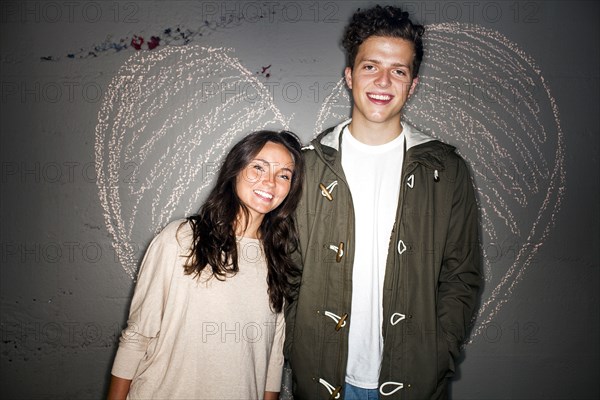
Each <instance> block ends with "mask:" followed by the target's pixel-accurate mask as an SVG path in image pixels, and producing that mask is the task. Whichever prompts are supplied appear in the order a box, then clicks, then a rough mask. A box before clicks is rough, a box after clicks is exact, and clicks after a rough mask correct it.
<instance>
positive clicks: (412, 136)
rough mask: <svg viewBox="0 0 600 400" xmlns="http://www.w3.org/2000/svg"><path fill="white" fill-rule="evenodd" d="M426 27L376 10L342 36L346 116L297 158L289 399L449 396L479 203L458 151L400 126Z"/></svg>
mask: <svg viewBox="0 0 600 400" xmlns="http://www.w3.org/2000/svg"><path fill="white" fill-rule="evenodd" d="M423 30H424V28H423V27H422V26H420V25H415V24H413V23H412V22H411V21H410V20H409V18H408V14H407V13H405V12H402V11H401V10H400V9H398V8H395V7H383V8H382V7H379V6H377V7H375V8H372V9H369V10H364V11H362V10H359V11H358V12H357V13H356V14H355V15H354V16H353V19H352V21H351V23H350V25H349V26H348V27H347V29H346V32H345V36H344V40H343V45H344V48H345V49H346V52H347V57H348V59H347V67H346V69H345V79H346V83H347V85H348V88H349V89H350V90H351V91H352V98H353V107H352V119H351V120H349V121H346V122H343V123H341V124H340V125H338V126H336V127H333V128H330V129H328V130H326V131H325V132H323V133H321V134H320V135H319V136H318V137H317V138H316V139H315V140H313V141H312V142H311V145H310V146H309V150H308V151H306V152H305V156H306V181H305V186H304V193H303V199H302V200H301V203H300V206H299V209H298V212H297V219H298V224H299V229H300V238H301V243H300V249H299V256H300V257H301V260H300V262H301V264H302V265H303V276H302V284H301V286H300V289H299V291H298V294H297V298H296V301H295V302H293V303H292V304H290V305H289V306H288V307H287V310H286V311H287V328H288V329H287V334H286V336H287V337H286V356H287V357H288V359H289V360H290V363H291V367H292V371H293V383H294V398H295V400H304V399H307V400H314V399H328V398H333V399H341V398H342V397H343V398H344V399H347V400H348V399H376V398H378V397H379V398H382V399H385V398H389V399H433V398H436V399H437V398H444V397H446V396H447V381H448V378H449V377H450V376H452V373H453V371H454V360H455V359H456V357H457V356H458V354H459V350H460V344H461V342H462V341H463V340H464V339H465V336H466V334H467V330H468V325H469V323H470V321H471V317H472V315H473V312H474V309H475V303H476V297H477V292H478V287H479V284H480V280H481V277H480V261H479V247H478V229H477V206H476V203H475V196H474V192H473V187H472V184H471V180H470V178H469V174H468V170H467V167H466V165H465V163H464V161H463V160H462V159H461V158H460V157H459V156H458V155H457V154H456V153H455V152H454V148H453V147H452V146H449V145H446V144H443V143H441V142H439V141H437V140H434V139H433V138H431V137H429V136H426V135H425V134H423V133H421V132H419V131H418V130H417V129H415V128H414V127H412V126H410V125H408V124H407V123H405V122H403V121H402V120H401V114H402V108H403V107H404V105H405V103H406V101H407V99H408V98H409V96H411V95H412V94H413V92H414V90H415V87H416V85H417V82H418V78H417V73H418V70H419V65H420V63H421V60H422V57H423V45H422V42H421V36H422V34H423Z"/></svg>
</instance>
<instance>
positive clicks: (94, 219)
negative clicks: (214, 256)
mask: <svg viewBox="0 0 600 400" xmlns="http://www.w3.org/2000/svg"><path fill="white" fill-rule="evenodd" d="M368 4H369V2H364V1H345V2H341V1H319V2H316V1H283V2H278V1H273V2H241V1H206V2H188V1H175V2H169V3H167V2H162V1H122V2H114V1H106V2H105V1H87V2H60V1H59V2H41V1H27V2H15V1H7V2H3V3H2V4H1V5H0V9H1V15H0V18H1V27H2V28H1V34H0V43H1V51H0V55H1V60H0V66H1V85H0V87H1V100H0V104H1V135H0V137H1V139H0V140H1V148H0V154H1V166H2V171H1V188H2V189H1V190H2V201H1V204H0V207H1V215H2V222H1V228H0V229H1V231H0V232H1V241H0V243H1V262H2V272H1V282H0V285H1V286H0V287H1V293H0V294H1V296H0V297H1V304H2V305H1V315H0V317H1V329H2V331H1V334H2V342H1V346H2V350H1V374H2V379H1V391H0V393H1V394H0V395H1V397H2V398H20V399H29V398H39V399H54V398H82V399H83V398H99V397H102V396H103V394H104V391H105V390H106V382H107V378H108V374H109V371H110V366H111V362H112V358H113V357H114V352H115V349H116V338H117V335H118V333H119V331H120V329H121V328H122V327H123V325H124V323H125V319H126V313H127V310H128V305H129V301H130V297H131V294H132V290H133V286H134V280H133V277H134V276H135V273H136V270H137V266H138V263H139V260H140V257H141V256H142V255H143V251H144V249H145V247H146V246H147V244H148V242H149V240H150V239H151V238H152V236H153V235H154V234H155V233H156V232H157V230H159V229H160V228H161V227H162V226H164V225H165V224H166V223H167V222H168V221H170V220H172V219H174V218H178V217H181V216H183V215H186V214H188V213H190V212H193V211H194V210H195V209H197V207H198V206H199V204H200V203H201V201H202V199H203V196H204V195H205V192H206V189H207V187H209V186H210V183H211V180H212V177H213V174H214V171H215V169H216V168H217V167H218V163H219V160H220V159H221V156H222V155H223V153H224V152H225V151H226V150H227V149H228V148H229V146H230V144H231V143H232V142H234V141H235V140H237V139H238V138H240V137H242V136H243V135H244V134H246V133H248V132H249V131H251V130H253V129H258V128H261V127H263V126H271V127H287V128H288V129H291V130H294V131H296V132H298V134H299V135H300V136H301V137H302V138H303V140H305V141H307V140H309V139H310V138H312V137H313V136H314V135H315V133H316V132H317V131H318V130H319V129H320V128H321V127H324V126H327V125H329V124H331V123H333V122H334V121H336V120H339V119H341V118H344V117H345V116H347V115H348V99H347V93H346V92H345V90H344V88H343V87H342V86H339V80H340V78H341V76H342V75H341V74H342V70H343V63H344V57H343V53H342V51H341V50H340V48H339V46H338V42H339V38H340V35H341V31H342V28H343V26H344V25H345V23H346V21H347V20H348V17H349V16H350V15H351V13H352V12H353V10H355V9H356V8H358V7H365V6H367V5H368ZM399 4H404V5H405V7H406V8H407V9H408V10H409V11H412V13H413V15H414V18H415V19H416V20H417V21H419V22H421V23H424V24H426V25H427V27H428V34H427V40H426V50H427V51H429V52H428V53H427V55H426V59H425V61H424V65H423V70H422V71H421V83H420V86H419V87H418V90H417V93H416V95H415V96H414V97H413V98H412V99H411V100H410V102H409V104H408V106H407V107H408V108H407V110H406V119H407V120H410V121H411V122H412V123H414V124H415V125H417V126H419V127H420V128H422V129H423V130H426V131H427V132H428V133H430V134H432V135H433V136H436V137H439V138H441V139H442V140H444V141H446V142H449V143H452V144H454V145H456V146H457V147H458V149H459V152H460V153H461V154H462V155H463V156H464V157H465V158H466V159H467V161H468V162H469V164H470V166H471V169H472V171H473V176H474V183H475V185H476V187H477V190H478V197H479V205H480V209H481V216H482V217H481V220H482V222H481V223H482V252H483V254H484V259H485V275H486V277H485V278H486V286H485V290H484V292H483V294H482V299H481V308H480V311H479V314H478V316H477V319H476V320H475V321H474V327H473V331H472V333H471V339H470V341H469V343H468V344H467V345H466V346H465V352H464V360H463V362H462V363H461V364H460V368H459V374H458V376H457V378H456V379H455V381H454V382H453V384H452V392H453V396H452V397H453V398H454V399H509V398H514V399H566V398H570V399H584V398H590V399H591V398H597V397H598V396H599V395H600V393H599V392H600V390H599V387H598V383H597V382H598V378H599V375H600V374H599V368H598V361H599V348H598V336H599V335H598V325H599V324H598V323H599V318H598V316H599V304H598V283H599V274H598V268H599V254H598V243H599V239H600V238H599V206H598V204H599V197H600V196H599V193H598V192H599V185H598V182H599V179H598V175H597V174H598V167H599V166H598V151H599V146H598V134H599V133H600V132H599V131H600V126H599V118H598V110H599V89H600V87H599V72H598V71H599V70H600V65H599V46H598V37H599V33H600V32H599V29H598V27H599V24H598V20H597V18H598V15H600V12H599V11H600V8H599V6H598V3H596V2H593V1H580V2H570V1H569V2H566V1H544V2H542V1H539V2H538V1H491V2H488V1H477V2H462V1H461V2H441V1H438V2H433V1H431V2H429V1H428V2H400V3H399ZM178 28H179V30H180V32H178V31H177V29H178ZM181 32H183V34H181ZM134 35H137V36H138V37H143V38H144V43H143V44H142V45H141V50H139V51H138V50H135V49H134V48H133V46H132V44H131V42H132V39H134V41H135V40H138V39H135V38H134ZM152 36H155V37H159V38H160V43H159V45H158V46H157V47H156V48H154V49H152V50H150V49H148V42H149V41H150V43H151V46H150V47H152V44H153V42H152V41H151V39H150V38H151V37H152ZM123 45H126V46H123ZM118 49H120V50H119V51H117V50H118ZM330 95H331V96H330Z"/></svg>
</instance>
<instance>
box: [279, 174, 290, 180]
mask: <svg viewBox="0 0 600 400" xmlns="http://www.w3.org/2000/svg"><path fill="white" fill-rule="evenodd" d="M280 178H281V179H285V180H286V181H291V180H292V177H291V176H289V175H280Z"/></svg>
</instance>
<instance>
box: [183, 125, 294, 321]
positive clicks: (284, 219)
mask: <svg viewBox="0 0 600 400" xmlns="http://www.w3.org/2000/svg"><path fill="white" fill-rule="evenodd" d="M267 142H273V143H278V144H281V145H283V146H284V147H285V148H286V149H287V150H288V151H289V152H290V153H291V155H292V158H293V161H294V171H293V174H292V181H291V185H290V191H289V193H288V195H287V197H286V198H285V199H284V201H283V202H282V203H281V204H280V205H279V206H278V207H277V208H276V209H274V210H272V211H270V212H269V213H267V214H265V216H264V219H263V221H262V223H261V225H260V227H259V230H258V237H259V239H260V240H261V242H262V245H263V249H264V253H265V256H266V261H267V267H268V275H267V284H268V288H269V289H268V294H269V300H270V303H271V308H272V309H273V310H274V311H276V312H280V311H281V310H282V308H283V302H284V299H285V300H288V301H289V300H290V298H291V294H292V291H293V290H294V289H295V288H294V287H293V284H292V283H291V282H293V281H295V280H294V278H295V277H297V276H298V275H299V268H298V266H297V265H295V263H294V262H293V261H292V257H291V254H292V253H293V252H294V251H295V250H296V249H297V247H298V232H297V229H296V221H295V218H294V211H295V209H296V205H297V204H298V201H299V200H300V196H301V194H302V183H303V181H304V157H303V155H302V150H301V144H300V141H299V140H298V137H297V136H296V135H295V134H293V133H291V132H288V131H280V132H274V131H267V130H263V131H257V132H253V133H251V134H249V135H248V136H246V137H245V138H244V139H242V140H241V141H240V142H238V143H237V144H236V145H235V146H233V148H232V149H231V151H230V152H229V154H228V155H227V157H226V158H225V161H224V162H223V165H222V166H221V170H220V171H219V175H218V178H217V182H216V184H215V186H214V188H213V189H212V190H211V192H210V194H209V195H208V198H207V199H206V202H205V203H204V204H203V205H202V207H201V208H200V210H199V211H198V213H197V214H195V215H192V216H190V217H188V218H187V221H186V222H189V223H190V225H191V227H192V231H193V244H192V249H191V252H190V255H189V258H188V262H187V263H186V265H185V273H186V274H194V275H195V276H196V277H198V278H199V277H200V275H201V273H202V271H203V270H204V269H205V268H206V267H207V266H210V268H211V269H212V276H214V277H215V278H217V279H219V280H225V279H226V278H227V277H231V276H232V275H235V274H236V273H237V272H238V271H239V267H238V249H237V243H236V234H235V229H236V223H237V221H238V220H239V218H238V216H239V214H240V213H243V214H244V215H245V216H246V218H245V219H244V220H245V221H248V216H249V211H248V209H247V207H246V206H245V205H244V204H243V203H242V202H241V201H240V199H239V197H238V195H237V193H236V180H237V177H238V175H239V174H240V173H241V172H242V171H243V170H244V168H246V166H247V165H248V164H249V163H250V162H251V161H252V160H253V159H254V157H255V156H256V155H257V154H258V153H259V152H260V150H261V149H262V148H263V146H264V145H265V144H266V143H267ZM186 222H184V223H186Z"/></svg>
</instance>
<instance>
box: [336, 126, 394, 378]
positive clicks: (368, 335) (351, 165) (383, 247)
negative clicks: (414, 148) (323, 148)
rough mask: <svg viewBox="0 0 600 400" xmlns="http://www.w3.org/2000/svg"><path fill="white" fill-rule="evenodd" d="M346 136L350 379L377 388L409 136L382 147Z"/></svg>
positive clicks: (350, 135) (344, 145)
mask: <svg viewBox="0 0 600 400" xmlns="http://www.w3.org/2000/svg"><path fill="white" fill-rule="evenodd" d="M342 135H343V136H342V167H343V168H344V173H345V175H346V179H347V181H348V185H349V186H350V193H351V194H352V201H353V203H354V215H355V222H356V224H355V251H354V266H353V268H354V269H353V275H352V281H353V283H352V310H351V312H350V331H349V339H348V341H349V344H348V365H347V368H346V382H348V383H350V384H351V385H354V386H358V387H361V388H365V389H376V388H377V387H378V384H379V369H380V366H381V359H382V353H383V336H382V333H381V326H382V324H381V322H382V319H383V306H382V304H383V279H384V276H385V267H386V259H387V252H388V246H389V241H390V235H391V233H392V228H393V226H394V221H395V218H396V209H397V207H398V196H399V194H400V179H401V176H402V161H403V158H404V154H403V145H404V135H402V134H401V135H400V136H398V137H397V138H396V139H394V140H392V141H391V142H388V143H386V144H383V145H380V146H369V145H366V144H364V143H361V142H359V141H358V140H356V139H355V138H354V137H353V136H352V134H351V133H350V131H349V129H348V127H345V128H344V131H343V133H342Z"/></svg>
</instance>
